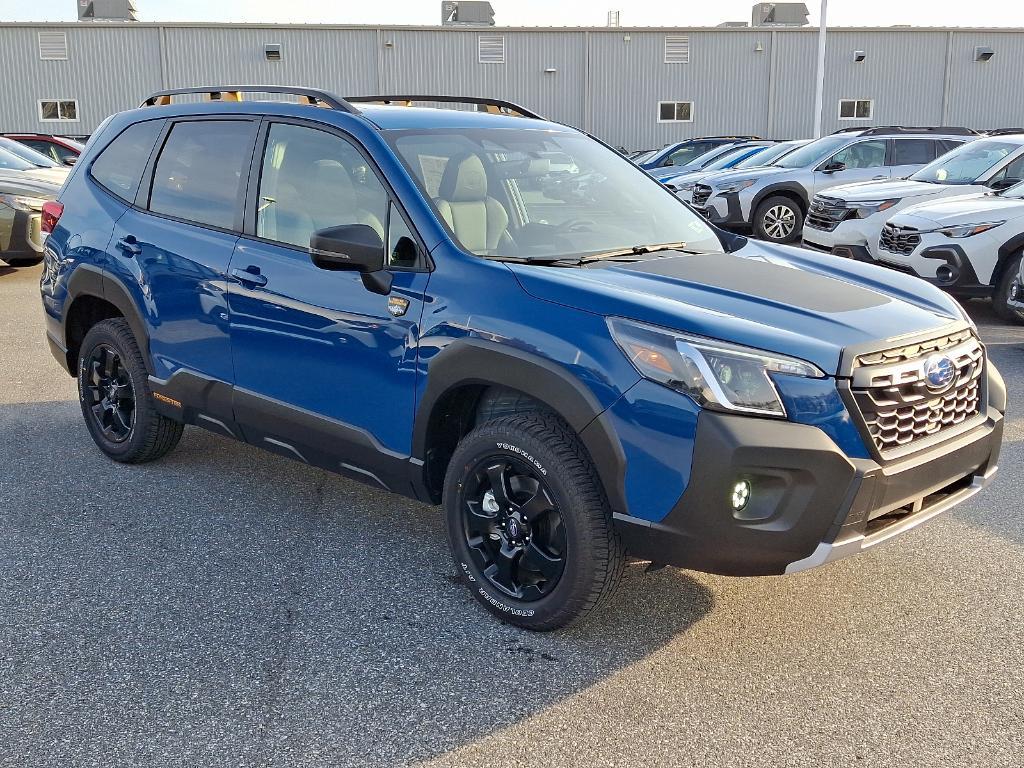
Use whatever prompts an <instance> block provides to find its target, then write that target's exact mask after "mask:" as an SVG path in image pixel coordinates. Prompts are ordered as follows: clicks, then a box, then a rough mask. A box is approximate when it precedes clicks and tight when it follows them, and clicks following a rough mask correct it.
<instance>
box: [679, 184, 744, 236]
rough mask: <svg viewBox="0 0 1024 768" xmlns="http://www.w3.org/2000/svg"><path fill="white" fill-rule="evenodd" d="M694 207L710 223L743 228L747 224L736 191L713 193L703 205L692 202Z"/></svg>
mask: <svg viewBox="0 0 1024 768" xmlns="http://www.w3.org/2000/svg"><path fill="white" fill-rule="evenodd" d="M691 198H692V193H691ZM694 208H695V210H697V211H698V212H699V213H700V214H701V215H703V216H705V217H706V218H707V219H708V221H710V222H711V223H712V224H717V225H719V226H721V227H730V228H744V227H747V226H749V222H748V221H747V218H746V217H745V216H744V215H743V204H742V203H741V201H740V196H739V193H738V192H717V193H713V194H712V195H711V197H709V198H708V199H707V200H706V201H705V203H704V205H696V204H694Z"/></svg>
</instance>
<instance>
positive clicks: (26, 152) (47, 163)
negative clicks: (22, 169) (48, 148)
mask: <svg viewBox="0 0 1024 768" xmlns="http://www.w3.org/2000/svg"><path fill="white" fill-rule="evenodd" d="M0 149H6V150H7V151H8V152H10V153H11V154H12V155H17V156H18V157H20V158H21V159H22V160H25V161H26V162H28V163H31V164H32V165H34V166H35V167H36V168H56V167H57V163H55V162H53V160H51V159H50V158H48V157H47V156H46V155H44V154H43V153H42V152H36V150H34V149H32V147H26V146H25V145H24V144H22V143H21V142H20V141H15V140H14V139H8V138H5V137H3V136H0Z"/></svg>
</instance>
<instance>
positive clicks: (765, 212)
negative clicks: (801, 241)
mask: <svg viewBox="0 0 1024 768" xmlns="http://www.w3.org/2000/svg"><path fill="white" fill-rule="evenodd" d="M803 229H804V214H803V211H801V210H800V206H799V205H797V204H796V203H795V202H793V201H792V200H791V199H790V198H788V197H782V196H781V195H775V196H774V197H769V198H768V199H767V200H765V201H764V202H763V203H761V204H760V205H759V206H757V211H756V212H755V213H754V234H756V235H757V236H758V237H759V238H760V239H761V240H767V241H768V242H770V243H791V242H793V241H794V240H796V239H797V238H798V237H800V233H801V232H803Z"/></svg>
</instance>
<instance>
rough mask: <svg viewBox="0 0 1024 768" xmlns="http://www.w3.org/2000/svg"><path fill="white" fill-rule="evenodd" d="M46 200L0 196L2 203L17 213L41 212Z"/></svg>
mask: <svg viewBox="0 0 1024 768" xmlns="http://www.w3.org/2000/svg"><path fill="white" fill-rule="evenodd" d="M45 202H46V200H45V199H43V198H41V197H29V196H27V195H0V203H3V204H4V205H6V206H8V207H9V208H13V209H14V210H16V211H41V210H43V203H45Z"/></svg>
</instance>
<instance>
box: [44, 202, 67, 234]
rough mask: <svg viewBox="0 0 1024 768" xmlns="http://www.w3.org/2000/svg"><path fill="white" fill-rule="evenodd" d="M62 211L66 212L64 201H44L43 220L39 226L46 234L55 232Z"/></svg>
mask: <svg viewBox="0 0 1024 768" xmlns="http://www.w3.org/2000/svg"><path fill="white" fill-rule="evenodd" d="M62 213H64V203H58V202H57V201H56V200H47V201H46V202H45V203H43V220H42V221H41V222H40V224H39V226H40V228H41V229H42V230H43V232H44V233H45V234H47V235H48V234H50V233H51V232H53V228H54V227H56V226H57V222H58V221H59V220H60V215H61V214H62Z"/></svg>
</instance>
